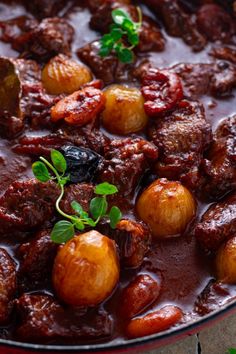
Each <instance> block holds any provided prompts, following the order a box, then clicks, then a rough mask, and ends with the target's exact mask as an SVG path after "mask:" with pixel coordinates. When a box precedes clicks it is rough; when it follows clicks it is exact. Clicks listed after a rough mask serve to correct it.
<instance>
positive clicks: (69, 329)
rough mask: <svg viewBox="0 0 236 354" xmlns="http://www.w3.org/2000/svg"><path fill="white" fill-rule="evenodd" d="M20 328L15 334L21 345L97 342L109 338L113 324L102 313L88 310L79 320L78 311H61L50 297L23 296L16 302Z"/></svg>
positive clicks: (62, 309) (59, 306) (108, 317)
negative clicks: (57, 341)
mask: <svg viewBox="0 0 236 354" xmlns="http://www.w3.org/2000/svg"><path fill="white" fill-rule="evenodd" d="M16 303H17V311H18V314H19V316H20V318H21V325H20V326H19V328H18V329H17V331H16V335H17V337H18V338H19V339H20V340H22V341H30V342H32V341H33V342H35V341H36V342H37V341H41V342H45V341H49V340H60V339H64V340H70V342H76V340H77V339H80V338H87V339H89V338H90V339H96V338H97V339H99V338H105V337H110V336H111V334H112V331H113V323H112V319H111V318H110V316H109V315H108V314H107V313H106V312H105V311H104V310H91V311H90V313H87V314H86V316H81V314H80V312H79V310H77V311H76V309H67V310H66V309H64V308H63V307H62V306H61V305H60V304H59V303H58V302H57V301H56V300H55V299H54V298H53V297H52V296H49V295H27V294H24V295H23V296H21V297H20V298H19V299H18V300H17V302H16Z"/></svg>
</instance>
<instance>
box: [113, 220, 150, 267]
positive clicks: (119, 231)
mask: <svg viewBox="0 0 236 354" xmlns="http://www.w3.org/2000/svg"><path fill="white" fill-rule="evenodd" d="M113 239H114V240H115V241H116V243H117V245H118V247H119V250H120V258H121V263H122V264H123V265H124V266H125V267H131V268H137V267H139V266H140V265H141V264H142V263H143V259H144V257H145V255H146V253H147V252H148V250H149V246H150V242H151V234H150V231H149V229H148V227H147V226H146V225H145V224H144V223H141V222H137V221H133V220H125V219H124V220H121V221H120V222H119V223H118V224H117V226H116V230H115V231H114V233H113Z"/></svg>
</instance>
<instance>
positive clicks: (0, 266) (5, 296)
mask: <svg viewBox="0 0 236 354" xmlns="http://www.w3.org/2000/svg"><path fill="white" fill-rule="evenodd" d="M15 292H16V264H15V262H14V261H13V259H12V258H11V257H10V256H9V254H8V253H7V251H6V250H5V249H3V248H0V324H1V325H2V324H5V323H6V322H7V321H8V320H9V317H10V314H11V310H12V307H13V306H12V305H13V303H12V300H13V296H14V295H15Z"/></svg>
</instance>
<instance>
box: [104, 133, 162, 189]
mask: <svg viewBox="0 0 236 354" xmlns="http://www.w3.org/2000/svg"><path fill="white" fill-rule="evenodd" d="M157 157H158V150H157V148H156V147H155V146H154V145H153V144H151V143H149V142H148V141H146V140H144V139H141V138H136V139H132V138H126V139H120V140H113V141H112V142H111V143H110V144H107V146H106V147H105V152H104V158H105V160H104V162H103V164H102V167H101V173H100V179H101V180H102V181H108V182H110V183H112V184H115V185H116V186H117V188H118V190H119V192H120V193H121V194H122V195H129V194H131V193H132V192H134V190H135V188H136V186H137V185H138V182H139V180H140V179H141V177H142V176H143V175H144V173H145V171H147V170H148V168H149V162H151V161H152V162H153V161H155V160H156V159H157Z"/></svg>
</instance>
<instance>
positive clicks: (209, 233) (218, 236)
mask: <svg viewBox="0 0 236 354" xmlns="http://www.w3.org/2000/svg"><path fill="white" fill-rule="evenodd" d="M235 232H236V193H234V194H232V195H230V196H229V197H227V198H226V199H224V200H223V201H221V202H219V203H216V204H214V205H212V206H211V207H210V208H209V209H208V210H207V211H206V212H205V214H204V215H203V217H202V219H201V222H199V223H198V224H197V225H196V228H195V236H196V237H197V239H198V241H199V243H200V244H201V246H202V247H203V248H204V249H205V250H207V251H215V250H217V248H219V246H220V245H221V244H222V243H223V242H224V241H226V240H228V239H229V238H230V237H232V236H233V235H234V234H235Z"/></svg>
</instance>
